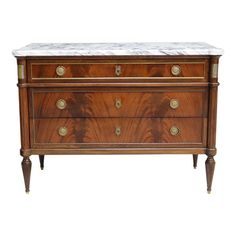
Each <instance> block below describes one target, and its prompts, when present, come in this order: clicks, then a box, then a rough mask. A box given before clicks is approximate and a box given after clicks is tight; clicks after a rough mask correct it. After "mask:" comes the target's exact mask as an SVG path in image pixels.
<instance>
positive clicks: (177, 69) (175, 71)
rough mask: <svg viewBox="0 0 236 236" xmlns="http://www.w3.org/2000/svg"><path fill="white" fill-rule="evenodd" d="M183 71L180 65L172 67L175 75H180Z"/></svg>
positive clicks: (172, 72)
mask: <svg viewBox="0 0 236 236" xmlns="http://www.w3.org/2000/svg"><path fill="white" fill-rule="evenodd" d="M180 73H181V67H180V66H179V65H173V66H172V67H171V74H172V75H174V76H178V75H179V74H180Z"/></svg>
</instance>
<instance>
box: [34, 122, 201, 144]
mask: <svg viewBox="0 0 236 236" xmlns="http://www.w3.org/2000/svg"><path fill="white" fill-rule="evenodd" d="M205 134H206V119H205V118H78V119H71V118H69V119H65V118H58V119H55V118H53V119H34V120H32V121H31V143H32V144H33V146H34V145H35V144H36V145H37V144H49V145H53V144H158V143H160V144H175V143H176V144H184V143H187V144H202V145H204V143H205V136H206V135H205ZM64 146H65V145H64ZM68 147H69V146H68Z"/></svg>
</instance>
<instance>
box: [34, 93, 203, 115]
mask: <svg viewBox="0 0 236 236" xmlns="http://www.w3.org/2000/svg"><path fill="white" fill-rule="evenodd" d="M61 99H63V100H64V102H65V108H63V109H61V108H58V107H57V106H56V104H57V101H59V100H61ZM172 99H174V100H177V101H178V103H179V106H178V107H177V108H171V106H170V102H171V100H172ZM31 101H32V103H33V104H32V109H31V111H33V112H34V113H33V114H31V117H34V118H43V117H45V118H48V117H206V116H207V92H206V91H205V92H198V91H196V92H156V93H143V92H136V93H118V92H112V93H111V92H90V93H89V92H88V93H83V92H79V91H77V92H73V91H72V92H70V91H63V90H58V91H56V90H54V91H52V90H45V91H40V90H39V91H38V90H33V91H32V95H31ZM118 102H119V103H120V107H119V106H118V107H117V103H118ZM119 103H118V105H119Z"/></svg>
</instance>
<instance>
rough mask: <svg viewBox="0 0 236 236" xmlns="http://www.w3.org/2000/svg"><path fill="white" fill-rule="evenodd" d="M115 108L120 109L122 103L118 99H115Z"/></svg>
mask: <svg viewBox="0 0 236 236" xmlns="http://www.w3.org/2000/svg"><path fill="white" fill-rule="evenodd" d="M115 106H116V108H117V109H120V108H121V107H122V102H121V99H120V98H117V99H116V102H115Z"/></svg>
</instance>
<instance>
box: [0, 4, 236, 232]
mask: <svg viewBox="0 0 236 236" xmlns="http://www.w3.org/2000/svg"><path fill="white" fill-rule="evenodd" d="M233 3H234V1H233V0H231V1H230V0H229V1H217V0H214V1H207V0H198V1H190V0H179V1H173V0H165V1H157V0H145V1H130V0H119V1H112V0H100V1H95V0H93V1H92V0H86V1H80V0H67V1H59V0H57V1H50V0H41V1H32V0H20V1H13V0H7V1H2V2H1V5H0V33H1V36H0V54H1V56H0V78H1V83H0V99H1V100H0V112H1V113H0V145H1V153H0V235H2V236H8V235H18V236H21V235H24V236H28V235H34V236H38V235H40V236H42V235H58V236H60V235H82V236H90V235H91V236H95V235H102V236H108V235H109V236H111V235H112V236H121V235H122V236H123V235H124V236H130V235H135V236H139V235H145V236H146V235H148V236H152V235H162V236H165V235H181V236H185V235H188V236H189V235H192V236H195V235H197V236H199V235H215V234H218V235H227V236H230V235H234V236H235V235H236V228H235V214H236V213H235V212H236V203H235V199H236V191H235V189H236V184H235V181H236V172H235V171H234V169H235V165H236V161H235V151H234V148H235V133H236V128H235V127H236V126H235V112H234V110H235V99H236V98H235V96H234V95H235V85H236V83H235V80H236V78H235V76H236V71H235V70H236V66H235V63H236V62H235V55H236V46H235V45H236V44H235V41H236V37H235V35H233V33H234V31H235V22H236V14H235V7H234V6H233ZM132 41H136V42H137V41H140V42H143V41H206V42H208V43H210V44H213V45H215V46H218V47H221V48H223V49H224V50H225V54H224V56H223V57H222V58H221V60H220V70H219V80H220V83H221V86H220V87H219V108H218V132H217V134H218V136H217V147H218V154H217V156H216V158H215V159H216V162H217V165H216V170H215V176H214V182H213V192H212V194H211V195H208V194H207V193H206V180H205V166H204V162H205V159H206V156H205V155H202V156H200V157H199V165H198V169H197V170H194V169H193V168H192V157H191V155H159V156H158V155H149V156H147V155H133V156H127V155H123V156H119V155H116V156H102V155H101V156H48V157H47V156H46V159H45V170H44V171H41V170H40V168H39V162H38V158H37V157H36V156H32V157H31V160H32V162H33V166H32V175H31V192H30V194H29V195H26V194H25V192H24V185H23V176H22V172H21V167H20V162H21V160H22V157H20V155H19V148H20V135H19V111H18V91H17V87H16V83H17V72H16V60H15V58H14V57H13V56H12V54H11V51H12V50H13V49H15V48H19V47H22V46H24V45H26V44H28V43H32V42H132Z"/></svg>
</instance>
